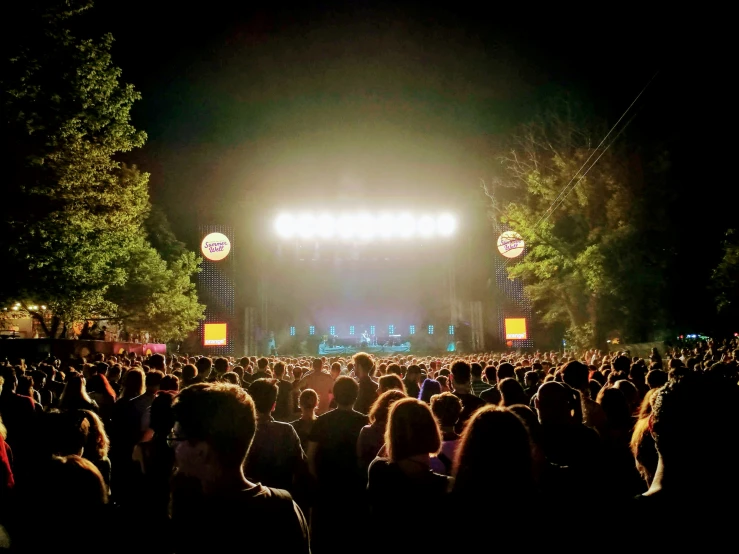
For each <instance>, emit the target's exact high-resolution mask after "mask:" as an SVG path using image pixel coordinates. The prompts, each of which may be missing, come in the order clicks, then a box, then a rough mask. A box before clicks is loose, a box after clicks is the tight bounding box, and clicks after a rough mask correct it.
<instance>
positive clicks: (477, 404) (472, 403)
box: [454, 392, 485, 433]
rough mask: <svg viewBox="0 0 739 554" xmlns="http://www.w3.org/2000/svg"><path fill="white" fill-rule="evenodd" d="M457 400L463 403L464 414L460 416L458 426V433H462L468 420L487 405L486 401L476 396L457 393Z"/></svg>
mask: <svg viewBox="0 0 739 554" xmlns="http://www.w3.org/2000/svg"><path fill="white" fill-rule="evenodd" d="M454 394H455V396H456V397H457V398H459V399H460V400H461V401H462V414H461V415H460V416H459V421H458V422H457V425H456V430H457V433H461V432H462V429H464V424H465V423H467V420H468V419H469V418H470V417H472V414H473V413H475V410H477V409H478V408H482V407H483V406H484V405H485V400H484V399H482V398H480V397H479V396H475V395H474V394H468V393H462V392H455V393H454Z"/></svg>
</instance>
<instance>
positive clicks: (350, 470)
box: [308, 410, 369, 494]
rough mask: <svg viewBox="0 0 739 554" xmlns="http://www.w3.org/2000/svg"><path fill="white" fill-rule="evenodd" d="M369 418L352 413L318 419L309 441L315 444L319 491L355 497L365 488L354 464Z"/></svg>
mask: <svg viewBox="0 0 739 554" xmlns="http://www.w3.org/2000/svg"><path fill="white" fill-rule="evenodd" d="M368 422H369V420H368V418H367V416H366V415H364V414H360V413H359V412H355V411H354V410H351V411H348V410H332V411H330V412H326V413H325V414H323V415H322V416H319V417H318V419H317V420H316V422H315V423H314V424H313V429H311V432H310V435H309V437H308V440H309V441H310V442H316V443H318V450H317V452H316V472H317V474H318V485H319V487H320V488H321V489H322V490H325V491H330V492H336V493H339V492H345V493H347V494H355V493H357V491H358V490H359V491H361V490H362V489H363V488H364V486H365V484H366V483H365V482H364V481H365V480H364V479H363V477H362V475H361V474H360V472H359V467H358V463H357V439H358V438H359V433H360V431H361V430H362V427H364V426H365V425H367V424H368Z"/></svg>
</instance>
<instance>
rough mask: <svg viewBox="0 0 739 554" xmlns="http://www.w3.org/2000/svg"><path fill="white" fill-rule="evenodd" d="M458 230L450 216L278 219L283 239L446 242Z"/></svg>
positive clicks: (355, 215) (284, 216)
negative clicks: (430, 239) (429, 239)
mask: <svg viewBox="0 0 739 554" xmlns="http://www.w3.org/2000/svg"><path fill="white" fill-rule="evenodd" d="M456 230H457V220H456V218H455V217H454V216H453V215H451V214H446V213H444V214H438V215H433V214H426V215H418V216H415V215H412V214H409V213H381V214H377V215H373V214H370V213H364V212H363V213H352V214H341V215H339V216H333V215H330V214H319V215H314V214H298V215H293V214H287V213H284V214H281V215H279V216H277V218H276V219H275V231H276V233H277V235H278V236H279V237H281V238H283V239H292V238H300V239H313V238H318V239H333V238H339V239H342V240H372V239H393V238H400V239H411V238H415V237H418V238H434V237H440V238H447V237H451V236H452V235H453V234H454V233H455V231H456Z"/></svg>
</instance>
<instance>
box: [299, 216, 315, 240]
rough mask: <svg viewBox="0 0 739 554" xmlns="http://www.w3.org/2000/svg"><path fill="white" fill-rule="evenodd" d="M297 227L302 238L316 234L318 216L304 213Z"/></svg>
mask: <svg viewBox="0 0 739 554" xmlns="http://www.w3.org/2000/svg"><path fill="white" fill-rule="evenodd" d="M296 228H297V231H298V235H299V236H300V237H301V238H304V239H309V238H311V237H313V236H314V235H315V234H316V218H315V217H313V216H312V215H310V214H303V215H301V216H300V217H299V218H298V222H297V225H296Z"/></svg>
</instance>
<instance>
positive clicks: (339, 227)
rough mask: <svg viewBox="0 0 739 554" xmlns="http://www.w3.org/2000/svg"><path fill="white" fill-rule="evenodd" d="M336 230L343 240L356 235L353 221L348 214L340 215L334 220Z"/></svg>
mask: <svg viewBox="0 0 739 554" xmlns="http://www.w3.org/2000/svg"><path fill="white" fill-rule="evenodd" d="M336 231H337V233H338V234H339V237H340V238H341V239H343V240H351V239H353V238H354V236H355V235H356V229H355V221H354V218H353V217H352V216H350V215H346V214H345V215H342V216H340V217H339V219H338V220H337V221H336Z"/></svg>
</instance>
